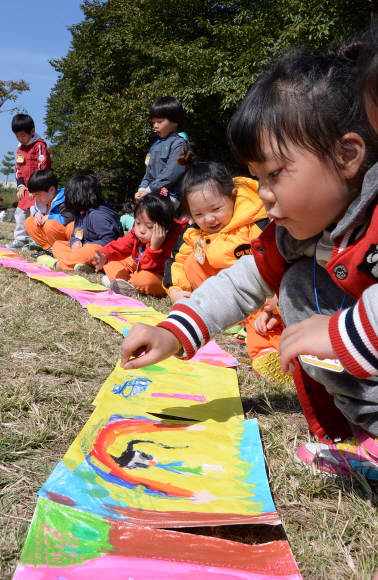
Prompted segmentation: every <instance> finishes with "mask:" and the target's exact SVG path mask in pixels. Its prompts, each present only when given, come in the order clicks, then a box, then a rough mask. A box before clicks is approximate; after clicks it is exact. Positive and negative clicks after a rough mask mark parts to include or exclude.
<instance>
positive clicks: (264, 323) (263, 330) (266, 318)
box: [253, 312, 271, 336]
mask: <svg viewBox="0 0 378 580" xmlns="http://www.w3.org/2000/svg"><path fill="white" fill-rule="evenodd" d="M270 320H271V316H270V313H269V312H260V314H259V315H258V317H257V318H256V320H255V322H254V323H253V329H254V330H255V331H256V332H257V333H258V334H261V336H266V335H267V334H268V324H269V322H270Z"/></svg>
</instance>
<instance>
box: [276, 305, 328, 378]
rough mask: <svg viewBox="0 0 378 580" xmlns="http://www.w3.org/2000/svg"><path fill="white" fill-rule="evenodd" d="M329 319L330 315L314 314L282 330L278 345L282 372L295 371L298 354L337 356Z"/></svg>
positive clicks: (321, 357)
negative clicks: (330, 332)
mask: <svg viewBox="0 0 378 580" xmlns="http://www.w3.org/2000/svg"><path fill="white" fill-rule="evenodd" d="M330 320H331V317H330V316H325V315H323V314H315V315H314V316H311V318H307V319H306V320H302V322H298V323H297V324H293V325H292V326H289V328H286V329H285V330H284V331H283V333H282V337H281V342H280V346H279V347H278V354H279V355H280V357H281V370H282V372H283V373H293V372H294V371H295V364H294V359H295V357H297V356H299V355H300V354H310V355H312V356H316V357H318V358H319V359H321V360H322V359H325V358H330V359H335V358H337V354H336V352H335V350H334V348H333V346H332V342H331V339H330V336H329V321H330Z"/></svg>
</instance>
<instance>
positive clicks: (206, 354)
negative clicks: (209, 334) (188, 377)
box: [190, 340, 239, 367]
mask: <svg viewBox="0 0 378 580" xmlns="http://www.w3.org/2000/svg"><path fill="white" fill-rule="evenodd" d="M190 360H191V361H195V362H202V363H206V364H208V365H214V366H216V367H237V366H238V364H239V363H238V361H237V359H236V358H235V357H234V356H232V354H230V353H228V352H226V351H225V350H223V348H221V347H220V346H218V345H217V343H216V342H214V341H213V340H210V342H208V343H207V344H205V346H203V347H202V348H200V349H199V350H197V353H196V354H195V355H194V357H193V358H191V359H190Z"/></svg>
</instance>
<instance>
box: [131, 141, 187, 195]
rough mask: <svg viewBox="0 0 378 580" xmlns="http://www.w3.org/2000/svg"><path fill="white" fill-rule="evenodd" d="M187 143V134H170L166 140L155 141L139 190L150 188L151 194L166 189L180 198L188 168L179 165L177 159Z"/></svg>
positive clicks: (148, 156)
mask: <svg viewBox="0 0 378 580" xmlns="http://www.w3.org/2000/svg"><path fill="white" fill-rule="evenodd" d="M187 142H188V137H187V135H186V133H170V134H169V135H168V136H167V137H165V139H161V140H160V139H158V140H157V141H155V143H154V144H153V145H152V147H151V148H150V150H149V152H148V155H147V157H146V165H147V169H146V173H145V175H144V177H143V179H142V182H141V184H140V186H139V188H138V189H147V188H148V187H149V188H150V190H151V193H160V190H161V189H162V188H163V187H165V188H166V189H168V191H169V193H170V194H171V195H173V196H174V197H177V198H180V191H181V181H182V178H183V176H184V173H185V169H186V168H185V167H182V166H181V165H179V164H178V163H177V158H178V156H179V155H180V153H181V152H182V150H183V147H184V145H185V144H186V143H187ZM147 191H148V189H147Z"/></svg>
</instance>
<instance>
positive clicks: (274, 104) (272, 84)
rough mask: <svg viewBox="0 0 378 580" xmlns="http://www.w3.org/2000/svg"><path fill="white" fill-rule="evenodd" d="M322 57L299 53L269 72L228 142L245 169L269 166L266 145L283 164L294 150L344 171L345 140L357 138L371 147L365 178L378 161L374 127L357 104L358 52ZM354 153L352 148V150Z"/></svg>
mask: <svg viewBox="0 0 378 580" xmlns="http://www.w3.org/2000/svg"><path fill="white" fill-rule="evenodd" d="M346 53H347V51H345V52H344V54H343V51H340V52H339V53H338V54H336V55H328V56H321V55H318V54H316V53H313V52H311V51H310V50H304V49H301V50H298V51H297V52H296V53H293V54H290V55H288V56H285V57H284V58H282V59H281V60H280V61H279V62H277V63H274V64H273V65H271V67H270V68H268V69H267V70H265V72H263V73H262V74H261V76H260V77H259V78H258V79H257V81H256V82H255V83H254V85H253V86H252V88H251V89H250V91H249V93H248V94H247V96H246V97H245V99H244V101H243V102H242V104H241V105H240V107H239V108H238V109H237V111H236V112H235V113H234V115H233V117H232V119H231V121H230V124H229V127H228V142H229V145H230V148H231V151H232V152H233V154H234V156H235V157H236V159H237V160H238V161H239V163H241V164H243V165H247V164H248V163H250V162H253V161H256V162H259V163H261V162H264V161H265V151H264V141H265V139H268V141H269V144H270V145H271V147H272V148H273V150H275V151H276V153H277V154H278V156H279V157H281V158H282V159H286V160H287V159H288V157H287V156H288V152H289V149H290V147H291V146H294V147H296V148H300V149H305V150H307V151H310V152H312V153H313V154H315V155H316V156H318V157H319V158H321V159H323V160H325V161H329V162H331V163H332V164H333V165H334V166H335V167H336V168H337V169H339V168H340V167H341V163H340V161H339V155H338V154H339V153H340V150H341V148H343V149H344V150H345V147H346V145H344V144H343V143H342V138H343V136H344V135H345V134H346V133H349V132H355V133H357V134H358V135H360V136H361V137H362V139H363V140H364V142H365V146H366V154H365V159H364V162H363V164H362V166H361V171H360V174H363V173H365V171H367V169H368V168H369V167H371V166H372V165H373V164H374V163H375V161H376V159H377V150H376V148H375V146H374V143H373V140H372V138H371V135H370V131H369V127H368V124H367V123H366V121H365V118H364V115H363V113H362V111H361V109H360V107H359V105H358V103H357V102H356V101H355V98H354V94H353V76H354V74H355V68H356V66H355V58H354V57H353V55H352V51H350V52H349V54H346ZM348 148H352V145H350V146H349V147H348Z"/></svg>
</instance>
